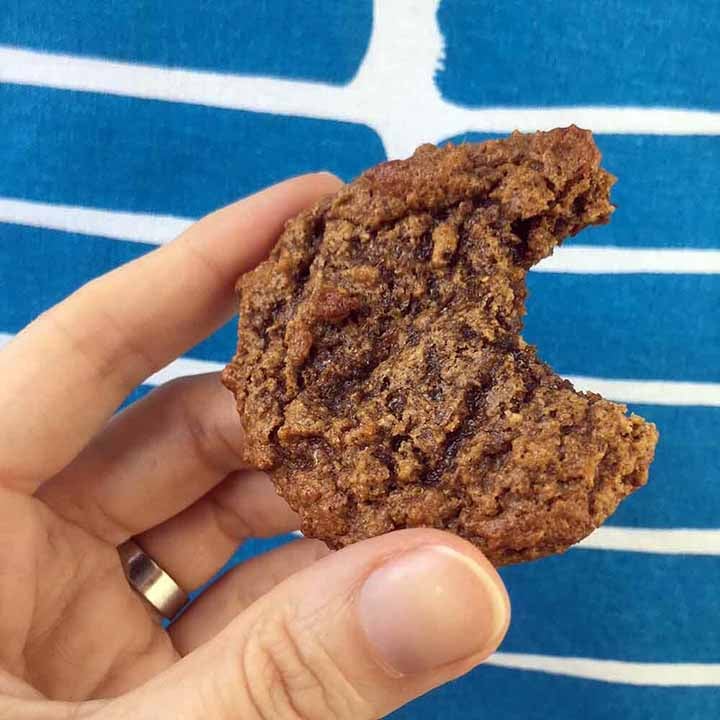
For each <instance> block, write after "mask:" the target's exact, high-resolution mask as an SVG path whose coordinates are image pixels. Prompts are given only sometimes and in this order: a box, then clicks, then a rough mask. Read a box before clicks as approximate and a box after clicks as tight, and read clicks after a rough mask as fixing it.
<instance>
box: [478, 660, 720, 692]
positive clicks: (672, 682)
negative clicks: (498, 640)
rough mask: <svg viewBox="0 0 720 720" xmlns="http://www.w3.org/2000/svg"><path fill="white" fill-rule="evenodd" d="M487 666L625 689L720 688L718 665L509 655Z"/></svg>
mask: <svg viewBox="0 0 720 720" xmlns="http://www.w3.org/2000/svg"><path fill="white" fill-rule="evenodd" d="M485 662H486V663H487V664H488V665H495V666H496V667H503V668H509V669H512V670H530V671H533V672H542V673H550V674H552V675H565V676H567V677H575V678H583V679H586V680H598V681H602V682H611V683H620V684H623V685H644V686H651V685H654V686H662V687H700V686H712V687H717V686H720V664H715V663H643V662H625V661H621V660H595V659H591V658H579V657H556V656H553V655H525V654H521V653H506V652H500V653H495V655H492V656H490V657H489V658H488V659H487V660H486V661H485Z"/></svg>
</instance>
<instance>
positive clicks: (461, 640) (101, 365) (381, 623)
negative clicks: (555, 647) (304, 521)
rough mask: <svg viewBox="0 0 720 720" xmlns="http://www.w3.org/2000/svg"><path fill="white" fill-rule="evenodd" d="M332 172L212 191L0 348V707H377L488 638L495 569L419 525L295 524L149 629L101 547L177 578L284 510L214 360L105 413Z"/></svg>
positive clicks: (364, 713)
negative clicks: (232, 197)
mask: <svg viewBox="0 0 720 720" xmlns="http://www.w3.org/2000/svg"><path fill="white" fill-rule="evenodd" d="M338 186H339V181H338V180H337V179H336V178H334V177H332V176H331V175H328V174H326V173H320V174H316V175H308V176H304V177H300V178H295V179H292V180H288V181H286V182H284V183H281V184H279V185H276V186H274V187H271V188H269V189H267V190H265V191H263V192H261V193H259V194H257V195H254V196H252V197H249V198H247V199H244V200H241V201H239V202H237V203H235V204H233V205H231V206H229V207H227V208H224V209H222V210H219V211H217V212H215V213H213V214H212V215H210V216H208V217H206V218H204V219H203V220H201V221H200V222H198V223H197V224H196V225H194V226H193V227H191V228H190V229H189V230H188V231H187V232H185V233H184V234H183V235H182V236H181V237H179V238H178V239H177V240H175V241H174V242H173V243H170V244H169V245H167V246H165V247H163V248H160V249H158V250H155V251H154V252H151V253H148V254H147V255H145V256H143V257H142V258H140V259H139V260H136V261H135V262H132V263H130V264H128V265H126V266H123V267H121V268H118V269H117V270H115V271H113V272H111V273H109V274H107V275H105V276H103V277H101V278H99V279H97V280H94V281H92V282H90V283H89V284H88V285H86V286H84V287H82V288H81V289H79V290H78V291H77V292H76V293H74V294H73V295H72V296H70V297H69V298H67V299H66V300H65V301H64V302H62V303H60V304H59V305H57V306H56V307H53V308H52V309H50V310H49V311H47V312H46V313H44V314H43V315H41V316H40V317H39V318H38V319H37V320H35V321H34V322H33V323H32V324H30V325H29V326H28V327H27V328H25V329H24V330H23V332H21V333H20V334H19V335H18V336H17V337H16V338H15V339H14V340H13V342H11V343H10V344H9V345H8V346H7V347H6V348H5V349H3V351H2V352H0V377H2V379H3V382H2V384H0V407H2V408H3V412H2V413H0V546H1V547H2V548H3V549H4V551H3V557H2V560H1V561H0V608H1V609H2V610H1V612H0V718H10V717H12V718H14V720H24V719H26V718H32V719H33V720H41V719H45V718H48V719H55V718H97V719H98V720H110V719H111V718H133V720H144V719H145V718H147V719H148V720H149V719H150V718H153V719H154V720H157V719H158V718H160V719H162V718H180V717H182V718H188V719H195V718H197V720H200V718H208V717H212V718H216V719H218V720H225V719H227V720H230V719H233V720H234V719H236V718H243V719H245V718H249V719H250V720H254V719H265V718H280V719H281V720H282V719H283V718H295V719H297V718H330V717H332V718H335V717H337V718H353V719H354V720H357V719H358V718H359V719H360V720H362V718H368V719H369V718H378V717H381V716H383V715H385V714H387V713H388V712H390V711H392V710H393V709H394V708H397V707H399V706H401V705H402V704H404V703H406V702H408V701H409V700H411V699H413V698H415V697H417V696H418V695H421V694H422V693H424V692H426V691H427V690H429V689H431V688H433V687H436V686H437V685H440V684H442V683H444V682H447V681H448V680H450V679H453V678H455V677H458V676H459V675H461V674H463V673H465V672H467V671H468V670H470V669H471V668H472V667H474V666H475V665H477V664H478V663H480V662H481V661H482V660H483V659H484V658H485V657H487V655H488V654H490V653H491V652H492V651H493V650H494V649H495V648H496V647H497V645H498V644H499V642H500V640H501V638H502V636H503V635H504V633H505V630H506V628H507V624H508V622H509V604H508V601H507V596H506V595H505V591H504V589H503V587H502V583H501V581H500V579H499V578H498V576H497V574H496V573H495V571H494V570H493V569H492V567H491V566H490V564H489V563H488V562H487V561H486V560H485V558H483V556H482V555H481V554H480V553H479V551H478V550H477V549H475V548H473V547H472V546H471V545H469V544H467V543H465V542H464V541H462V540H460V539H459V538H457V537H454V536H450V535H447V534H444V533H440V532H437V531H433V530H422V529H416V530H404V531H400V532H396V533H391V534H389V535H386V536H384V537H380V538H375V539H373V540H369V541H366V542H363V543H358V544H357V545H355V546H352V547H349V548H346V549H345V550H342V551H340V552H338V553H332V554H331V553H329V551H328V550H327V549H326V548H325V546H324V545H322V544H321V543H319V542H317V541H312V540H299V541H297V542H293V543H290V544H289V545H286V546H284V547H282V548H280V549H278V550H275V551H274V552H271V553H269V554H267V555H265V556H263V557H260V558H256V559H253V560H251V561H249V562H248V563H246V564H244V565H242V566H240V567H238V568H236V569H235V570H234V571H232V572H231V573H229V574H228V575H226V576H225V578H224V579H223V580H222V581H221V582H219V583H217V584H216V585H214V586H213V587H212V589H211V590H209V591H208V592H206V593H205V594H204V595H203V596H202V597H201V599H200V600H199V601H197V602H196V603H195V604H194V605H193V606H192V607H191V608H190V609H189V610H188V611H187V612H186V613H185V614H183V615H182V617H181V618H180V619H179V620H177V621H176V622H175V623H173V624H172V625H171V627H170V628H169V630H167V631H166V630H165V629H163V627H162V626H161V624H160V623H159V618H158V615H157V614H156V613H155V612H154V611H153V610H152V609H151V608H150V607H149V606H148V605H147V604H146V603H145V602H144V601H143V600H142V599H141V598H140V597H139V596H138V595H137V594H136V593H135V592H134V591H133V590H132V589H131V588H130V586H129V585H128V583H127V581H126V579H125V577H124V574H123V572H122V568H121V566H120V563H119V559H118V554H117V550H116V548H117V546H118V545H119V544H121V543H123V542H124V541H126V540H127V539H129V538H130V537H135V538H136V540H137V541H138V542H139V543H140V545H141V546H142V547H143V548H144V549H145V551H146V552H147V553H148V554H150V555H151V556H152V557H153V558H154V559H155V560H156V561H157V562H158V563H159V564H160V565H161V566H162V567H163V568H164V569H165V570H166V571H167V572H168V573H169V574H170V575H171V576H172V577H173V578H174V579H175V580H176V581H177V582H178V583H179V584H180V585H181V586H182V587H183V588H184V589H186V590H190V589H192V588H196V587H198V586H199V585H201V584H203V583H205V582H206V581H207V580H208V579H210V578H211V577H212V576H213V575H214V574H215V572H216V571H217V570H218V568H219V567H221V566H222V564H223V563H224V562H225V561H226V560H227V559H228V558H229V556H230V555H231V554H232V553H233V551H234V550H235V549H236V548H237V546H238V544H239V543H241V542H242V541H243V540H244V539H245V538H247V537H250V536H255V537H258V536H270V535H274V534H277V533H280V532H288V531H290V530H293V529H295V528H297V527H298V519H297V517H296V515H295V514H294V513H293V512H292V511H291V510H290V509H289V508H288V507H287V505H285V503H284V501H282V500H281V499H280V498H279V497H278V496H277V495H276V494H275V492H274V490H273V488H272V485H271V483H270V482H269V480H268V478H267V477H266V476H264V475H263V474H262V473H260V472H258V471H255V470H253V469H252V468H246V467H243V466H242V464H241V462H240V460H239V457H240V453H241V450H242V442H243V439H242V433H241V431H240V425H239V421H238V419H237V416H236V413H235V408H234V404H233V400H232V397H231V395H230V394H229V393H228V392H227V391H226V390H225V389H224V388H222V386H221V385H220V382H219V379H218V377H217V376H216V375H205V376H195V377H193V378H184V379H181V380H177V381H174V382H171V383H169V384H168V385H166V386H164V387H161V388H158V389H157V390H155V391H154V392H152V393H151V394H150V395H148V396H147V397H146V398H144V399H143V400H141V401H140V402H138V403H136V404H135V405H133V406H131V407H130V408H129V409H127V410H125V411H124V412H122V413H120V414H119V415H115V416H113V413H114V411H115V409H116V408H117V406H118V405H119V404H120V403H121V402H122V400H123V398H124V397H125V396H126V395H127V394H128V392H129V391H130V390H132V388H134V387H135V386H137V385H138V384H139V383H141V382H142V381H143V380H144V379H145V378H146V377H148V376H149V375H151V374H152V373H153V372H155V371H156V370H158V369H159V368H161V367H163V366H164V365H165V364H167V363H168V362H170V361H171V360H173V359H174V358H175V357H177V356H178V355H180V354H182V353H183V352H185V351H186V350H187V349H188V348H190V347H192V346H193V345H194V344H195V343H197V342H198V341H200V340H201V339H202V338H204V337H206V336H207V335H208V334H210V333H211V332H212V331H213V330H215V329H216V328H217V327H219V326H220V325H221V324H222V323H224V322H225V321H227V319H228V318H229V317H230V316H231V315H232V312H233V285H234V282H235V280H236V278H237V277H238V275H239V274H241V273H243V272H246V271H247V270H249V269H251V268H252V267H254V266H255V265H256V264H257V263H258V262H259V261H261V260H262V258H263V257H264V256H265V255H266V254H267V252H268V251H269V249H270V247H271V246H272V244H273V242H274V241H275V239H276V238H277V236H278V234H279V233H280V231H281V229H282V225H283V223H284V221H285V220H286V219H288V218H289V217H292V216H293V215H294V214H296V213H297V212H298V211H299V210H301V209H302V208H303V207H306V206H307V205H309V204H311V203H313V202H315V201H316V200H317V199H318V198H319V197H320V196H322V195H323V194H325V193H328V192H332V191H334V190H336V189H337V187H338ZM118 300H120V301H118ZM413 583H415V586H413ZM413 587H416V590H417V592H416V591H413V592H412V593H411V592H410V590H412V589H413ZM421 590H422V592H420V591H421ZM404 592H408V593H410V594H409V595H408V597H407V598H405V597H404V596H403V593H404ZM388 598H389V600H388ZM416 598H418V599H417V600H416ZM394 599H397V602H395V604H396V605H398V607H399V608H400V610H399V611H398V617H397V619H394V618H393V616H392V612H393V611H392V607H393V602H394ZM379 607H385V608H386V611H385V612H378V608H379ZM443 609H445V610H447V611H448V612H443ZM448 615H449V616H451V617H447V616H448ZM436 616H437V618H438V619H437V620H436ZM438 623H439V625H442V624H443V623H444V624H445V626H446V627H440V626H438V627H437V631H436V635H433V634H432V631H428V628H429V627H433V626H435V625H437V624H438ZM448 624H452V627H447V626H448ZM420 626H422V632H420V630H419V628H420ZM469 637H470V638H472V642H470V641H469V640H468V638H469Z"/></svg>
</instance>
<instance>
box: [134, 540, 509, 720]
mask: <svg viewBox="0 0 720 720" xmlns="http://www.w3.org/2000/svg"><path fill="white" fill-rule="evenodd" d="M508 621H509V605H508V600H507V596H506V593H505V590H504V588H503V586H502V583H501V581H500V579H499V577H498V575H497V573H496V572H495V570H494V569H493V568H492V566H491V565H490V564H489V562H488V561H487V560H486V559H485V558H484V557H483V556H482V554H481V553H480V552H479V551H478V550H477V549H476V548H474V547H472V546H471V545H469V544H468V543H466V542H464V541H463V540H461V539H459V538H457V537H454V536H449V535H447V534H444V533H440V532H438V531H434V530H404V531H400V532H396V533H391V534H389V535H385V536H382V537H378V538H374V539H372V540H368V541H365V542H362V543H358V544H357V545H354V546H351V547H348V548H345V549H344V550H341V551H340V552H337V553H333V554H330V555H328V556H327V557H325V558H323V559H321V560H320V561H318V562H317V563H315V564H314V565H312V566H311V567H309V568H307V569H305V570H302V571H300V572H298V573H296V574H294V575H292V576H291V577H289V578H288V579H286V580H285V581H283V582H281V583H280V584H279V585H278V586H277V587H275V588H274V589H273V590H272V591H271V592H270V593H268V594H267V595H266V596H265V597H263V598H261V599H260V600H258V601H256V602H255V603H253V604H252V605H251V606H250V607H249V608H248V609H247V610H245V612H243V613H242V614H241V615H240V616H239V617H238V618H236V619H235V620H233V621H232V622H231V623H230V624H229V625H228V626H227V627H226V628H225V630H223V631H222V632H221V633H220V634H219V635H218V636H217V637H216V638H215V639H214V640H212V641H210V642H208V643H206V644H205V645H202V646H201V647H200V648H198V649H197V650H196V651H195V652H193V653H191V654H190V655H188V656H187V657H185V658H184V659H183V660H181V661H180V662H179V663H177V664H176V665H175V666H174V667H173V668H171V669H170V670H168V671H167V672H166V673H164V674H163V675H162V676H160V677H159V678H158V679H157V680H155V681H153V682H151V683H148V684H147V685H146V686H144V687H143V688H142V689H140V690H138V691H137V692H136V693H133V694H132V695H131V696H128V697H126V698H125V702H126V703H127V707H126V708H124V709H125V710H126V711H127V712H128V714H129V715H131V716H132V717H135V718H138V720H145V719H146V718H150V717H152V713H154V712H156V708H157V707H164V708H167V709H168V711H171V710H172V709H175V710H176V711H177V712H180V709H182V714H183V717H186V718H190V719H192V718H198V720H199V719H200V718H205V717H214V718H218V720H230V719H232V720H235V718H238V717H247V718H253V719H257V720H263V719H267V718H290V717H293V718H326V717H332V718H338V719H339V720H344V719H346V718H347V719H350V718H352V720H364V719H365V720H370V719H374V718H379V717H381V716H384V715H386V714H387V713H389V712H391V711H392V710H394V709H395V708H397V707H399V706H400V705H403V704H404V703H406V702H408V701H409V700H411V699H413V698H415V697H417V696H418V695H420V694H422V693H424V692H426V691H428V690H430V689H431V688H433V687H435V686H437V685H439V684H441V683H444V682H447V681H448V680H450V679H452V678H455V677H457V676H459V675H461V674H463V673H465V672H467V671H468V670H469V669H470V668H472V667H473V666H474V665H476V664H478V663H479V662H480V661H481V660H482V659H484V658H485V657H486V656H487V655H488V654H490V653H491V652H492V651H493V650H494V649H495V648H496V647H497V645H498V643H499V642H500V640H501V638H502V637H503V635H504V633H505V631H506V628H507V625H508Z"/></svg>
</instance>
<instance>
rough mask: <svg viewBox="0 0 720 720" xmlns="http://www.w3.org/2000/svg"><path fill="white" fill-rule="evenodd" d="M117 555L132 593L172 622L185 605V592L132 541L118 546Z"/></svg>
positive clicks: (186, 599) (186, 597) (186, 598)
mask: <svg viewBox="0 0 720 720" xmlns="http://www.w3.org/2000/svg"><path fill="white" fill-rule="evenodd" d="M118 553H120V560H121V562H122V566H123V570H124V572H125V577H126V578H127V580H128V582H129V583H130V586H131V587H132V588H133V590H135V591H136V592H137V593H138V594H140V595H142V597H144V598H145V600H147V601H148V602H149V603H150V605H152V606H153V607H154V608H155V609H156V610H157V611H158V612H159V613H160V615H162V616H163V617H164V618H166V619H167V620H172V618H174V617H175V616H176V615H177V614H178V613H179V612H180V610H182V609H183V607H184V606H185V604H186V603H187V601H188V596H187V593H186V592H185V591H184V590H183V589H182V588H181V587H180V586H179V585H178V584H177V583H176V582H175V581H174V580H173V579H172V578H171V577H170V576H169V575H168V574H167V573H166V572H165V571H164V570H163V569H162V568H161V567H160V566H159V565H158V564H157V563H156V562H155V561H154V560H153V559H152V558H151V557H150V556H149V555H148V554H147V553H145V552H144V551H143V549H142V548H141V547H140V546H139V545H138V544H137V543H136V542H135V541H134V540H128V541H127V542H125V543H123V544H122V545H120V547H119V548H118Z"/></svg>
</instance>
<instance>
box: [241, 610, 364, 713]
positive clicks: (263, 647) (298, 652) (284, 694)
mask: <svg viewBox="0 0 720 720" xmlns="http://www.w3.org/2000/svg"><path fill="white" fill-rule="evenodd" d="M319 635H320V633H318V632H317V630H316V629H315V628H312V627H309V626H308V625H307V624H306V623H303V622H302V621H301V620H300V619H299V618H297V617H296V616H293V615H289V616H286V617H283V618H273V619H271V620H268V619H263V620H261V621H259V622H258V623H257V624H256V626H255V628H254V631H253V632H251V634H250V635H249V637H248V640H247V641H246V643H245V645H244V648H243V651H242V656H241V659H240V660H241V673H242V676H243V678H244V684H245V691H246V693H247V699H248V705H249V706H250V707H251V708H252V710H253V711H254V714H255V718H256V719H257V720H270V719H271V718H272V719H273V720H321V719H322V720H327V719H328V718H336V719H337V720H346V719H347V720H350V719H351V718H352V720H362V719H363V718H371V717H373V713H372V711H371V708H370V706H369V704H368V703H367V702H366V701H365V700H364V699H363V698H362V697H361V696H360V695H359V693H358V692H357V690H356V689H355V688H354V687H353V685H352V683H351V682H350V681H349V680H348V678H347V677H346V676H345V675H344V674H343V672H342V671H341V669H340V668H339V667H338V664H337V662H335V660H334V659H333V658H332V656H331V654H330V653H328V651H327V650H326V649H325V648H324V647H323V646H322V643H321V642H320V640H319V639H318V636H319Z"/></svg>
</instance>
